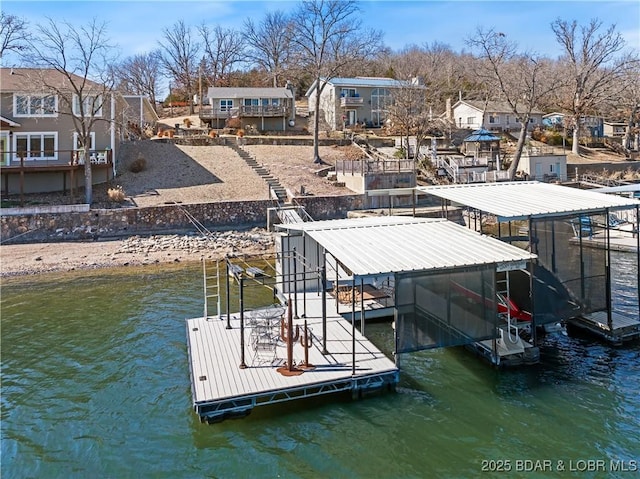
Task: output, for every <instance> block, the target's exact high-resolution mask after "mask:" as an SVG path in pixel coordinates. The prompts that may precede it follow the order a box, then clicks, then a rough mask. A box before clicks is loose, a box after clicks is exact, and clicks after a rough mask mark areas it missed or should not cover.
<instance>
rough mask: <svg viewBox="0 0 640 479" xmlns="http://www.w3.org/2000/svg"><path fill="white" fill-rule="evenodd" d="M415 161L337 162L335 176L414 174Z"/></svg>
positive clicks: (367, 160) (365, 160)
mask: <svg viewBox="0 0 640 479" xmlns="http://www.w3.org/2000/svg"><path fill="white" fill-rule="evenodd" d="M415 171H416V161H415V160H370V159H364V160H338V161H337V162H336V174H342V175H352V176H353V175H364V174H365V173H414V172H415Z"/></svg>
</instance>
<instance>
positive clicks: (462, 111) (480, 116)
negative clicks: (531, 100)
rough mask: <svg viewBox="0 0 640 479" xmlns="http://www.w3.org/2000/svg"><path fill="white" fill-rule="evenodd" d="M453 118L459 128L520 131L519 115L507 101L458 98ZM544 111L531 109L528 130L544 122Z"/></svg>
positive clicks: (454, 106) (453, 108)
mask: <svg viewBox="0 0 640 479" xmlns="http://www.w3.org/2000/svg"><path fill="white" fill-rule="evenodd" d="M452 110H453V120H454V121H455V125H456V126H457V127H458V128H466V129H471V130H478V129H480V128H486V129H487V130H491V131H505V132H510V131H519V130H520V123H519V122H518V116H517V115H514V113H513V110H512V109H511V107H510V106H509V104H508V103H507V102H501V101H490V102H488V103H487V104H486V107H485V102H484V101H480V100H458V101H457V102H456V103H455V104H454V105H453V107H452ZM542 115H543V112H542V111H541V110H538V109H533V110H532V111H531V117H530V118H529V125H528V126H527V129H528V130H532V129H533V128H535V127H536V126H539V125H540V124H541V123H542Z"/></svg>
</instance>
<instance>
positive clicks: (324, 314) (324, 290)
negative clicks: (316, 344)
mask: <svg viewBox="0 0 640 479" xmlns="http://www.w3.org/2000/svg"><path fill="white" fill-rule="evenodd" d="M322 259H323V261H322V268H320V284H321V286H322V354H329V351H327V266H326V263H325V261H326V257H325V255H324V254H323V255H322Z"/></svg>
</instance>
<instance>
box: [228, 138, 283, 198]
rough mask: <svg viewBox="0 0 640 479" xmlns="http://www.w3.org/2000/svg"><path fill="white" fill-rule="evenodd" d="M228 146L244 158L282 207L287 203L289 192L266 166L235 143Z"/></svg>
mask: <svg viewBox="0 0 640 479" xmlns="http://www.w3.org/2000/svg"><path fill="white" fill-rule="evenodd" d="M226 146H228V147H229V148H231V149H232V150H233V151H235V152H236V153H237V154H238V155H239V156H240V158H242V159H243V160H244V161H245V163H246V164H247V165H249V166H250V167H251V168H253V171H255V172H256V173H257V174H258V175H259V176H260V177H261V178H262V179H263V180H264V181H265V182H266V183H267V184H268V185H269V191H270V192H272V193H273V194H274V195H275V199H276V200H277V201H278V203H279V204H280V205H282V204H284V203H286V202H287V190H285V189H284V187H283V186H282V185H281V184H280V182H279V181H278V179H277V178H275V177H274V176H273V175H272V174H271V172H270V171H269V169H268V168H267V167H266V166H264V165H261V164H259V163H258V162H257V161H256V159H255V158H254V157H253V156H251V154H250V153H249V152H248V151H246V150H244V149H243V148H242V147H241V146H240V145H238V144H235V143H226Z"/></svg>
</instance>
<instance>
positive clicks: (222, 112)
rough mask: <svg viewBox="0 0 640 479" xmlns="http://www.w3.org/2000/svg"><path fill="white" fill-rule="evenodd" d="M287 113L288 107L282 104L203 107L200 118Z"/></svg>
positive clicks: (255, 116)
mask: <svg viewBox="0 0 640 479" xmlns="http://www.w3.org/2000/svg"><path fill="white" fill-rule="evenodd" d="M287 114H288V109H287V107H286V106H282V105H265V106H258V105H255V106H238V107H232V108H216V107H203V108H202V110H200V118H202V119H204V120H210V119H214V120H215V119H223V118H234V117H254V118H261V117H280V116H286V115H287Z"/></svg>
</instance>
